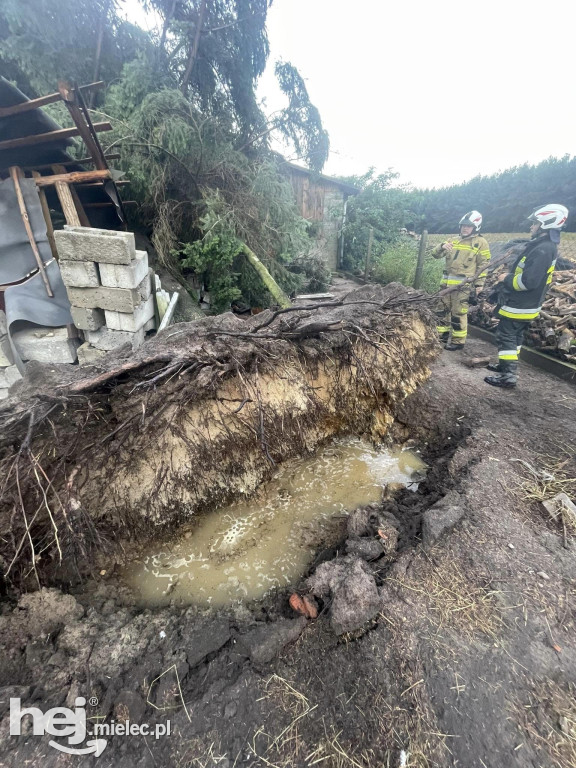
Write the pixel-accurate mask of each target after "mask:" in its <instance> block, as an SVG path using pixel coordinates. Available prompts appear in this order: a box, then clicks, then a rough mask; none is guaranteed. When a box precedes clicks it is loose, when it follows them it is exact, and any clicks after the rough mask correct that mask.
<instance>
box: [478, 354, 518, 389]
mask: <svg viewBox="0 0 576 768" xmlns="http://www.w3.org/2000/svg"><path fill="white" fill-rule="evenodd" d="M499 369H500V371H499V372H500V376H485V378H484V381H485V382H486V383H487V384H491V385H492V386H493V387H501V389H514V387H515V386H516V382H517V381H518V363H517V362H516V361H515V360H512V361H511V360H501V361H500V363H499Z"/></svg>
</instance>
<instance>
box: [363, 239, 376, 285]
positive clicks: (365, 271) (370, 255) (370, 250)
mask: <svg viewBox="0 0 576 768" xmlns="http://www.w3.org/2000/svg"><path fill="white" fill-rule="evenodd" d="M373 239H374V227H370V234H369V235H368V250H367V251H366V261H365V263H364V280H368V269H369V267H370V259H371V257H372V240H373Z"/></svg>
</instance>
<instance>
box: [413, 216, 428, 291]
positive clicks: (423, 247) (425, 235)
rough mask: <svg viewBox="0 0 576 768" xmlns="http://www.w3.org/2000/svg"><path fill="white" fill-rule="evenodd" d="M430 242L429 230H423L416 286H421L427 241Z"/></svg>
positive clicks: (415, 279) (415, 277)
mask: <svg viewBox="0 0 576 768" xmlns="http://www.w3.org/2000/svg"><path fill="white" fill-rule="evenodd" d="M427 242H428V230H427V229H424V230H422V234H421V235H420V248H419V249H418V263H417V264H416V274H415V275H414V288H420V283H421V282H422V270H423V269H424V256H425V255H426V243H427Z"/></svg>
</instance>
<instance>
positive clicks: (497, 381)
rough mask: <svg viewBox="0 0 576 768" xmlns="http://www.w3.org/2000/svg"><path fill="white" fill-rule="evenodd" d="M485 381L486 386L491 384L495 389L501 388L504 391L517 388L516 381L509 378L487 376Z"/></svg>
mask: <svg viewBox="0 0 576 768" xmlns="http://www.w3.org/2000/svg"><path fill="white" fill-rule="evenodd" d="M484 381H485V382H486V384H491V385H492V386H493V387H501V388H502V389H514V387H515V386H516V379H512V378H510V377H508V376H485V377H484Z"/></svg>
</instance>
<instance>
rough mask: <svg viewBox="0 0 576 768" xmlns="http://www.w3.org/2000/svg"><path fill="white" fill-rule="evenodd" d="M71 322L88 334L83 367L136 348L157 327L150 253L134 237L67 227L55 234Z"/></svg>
mask: <svg viewBox="0 0 576 768" xmlns="http://www.w3.org/2000/svg"><path fill="white" fill-rule="evenodd" d="M54 236H55V239H56V245H57V248H58V255H59V259H60V272H61V273H62V280H63V281H64V284H65V285H66V290H67V292H68V298H69V299H70V304H71V305H72V318H73V320H74V324H75V325H76V327H77V328H79V329H81V330H82V331H83V332H84V338H85V340H86V341H85V344H83V345H82V346H81V347H80V348H79V350H78V359H79V361H80V363H91V362H94V361H95V360H96V359H97V358H98V357H99V356H100V355H102V354H105V352H107V351H109V350H111V349H114V348H115V347H119V346H121V345H123V344H126V343H129V344H130V345H131V346H132V349H137V347H139V346H140V344H142V342H143V341H144V336H145V333H146V332H147V331H148V330H151V329H153V328H154V327H155V321H154V295H153V293H152V283H151V270H150V269H149V267H148V254H147V253H146V252H145V251H137V250H136V246H135V243H134V234H133V233H132V232H115V231H111V230H107V229H91V228H88V227H70V226H66V227H65V228H64V229H63V230H59V231H57V232H55V233H54Z"/></svg>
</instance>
